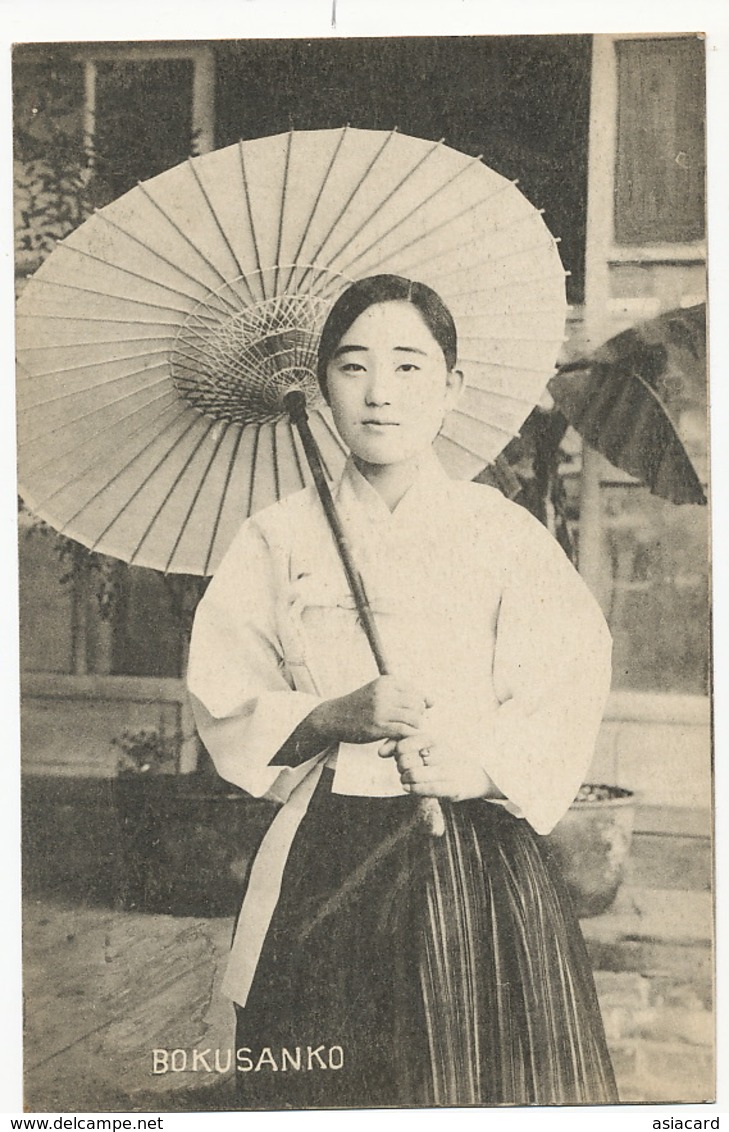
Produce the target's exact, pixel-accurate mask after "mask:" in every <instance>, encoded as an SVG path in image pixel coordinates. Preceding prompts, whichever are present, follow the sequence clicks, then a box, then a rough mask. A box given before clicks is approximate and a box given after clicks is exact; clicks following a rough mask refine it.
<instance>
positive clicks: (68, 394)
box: [18, 362, 167, 413]
mask: <svg viewBox="0 0 729 1132" xmlns="http://www.w3.org/2000/svg"><path fill="white" fill-rule="evenodd" d="M162 368H163V366H162V363H161V362H158V363H157V365H156V366H148V367H145V368H144V369H135V370H132V371H131V373H123V374H119V375H118V376H117V377H107V378H105V379H104V380H103V381H99V382H97V383H96V386H95V388H96V389H105V388H106V387H107V386H109V385H116V383H117V382H118V381H129V379H130V378H132V377H141V376H143V375H145V374H149V373H153V372H154V370H156V369H162ZM166 379H167V375H166V374H165V376H164V377H163V378H161V379H159V380H157V381H153V382H150V383H149V385H148V387H147V388H150V389H152V388H154V386H155V385H159V384H160V383H161V381H165V380H166ZM54 384H56V383H54ZM143 388H145V386H140V389H143ZM138 391H139V390H137V392H138ZM86 395H87V390H86V389H74V390H71V391H69V390H65V391H64V392H63V393H58V394H57V395H56V396H55V397H46V399H45V400H44V401H33V402H26V403H25V404H24V405H19V406H18V412H19V413H30V412H35V410H36V409H45V408H46V407H47V406H48V405H56V404H58V402H59V401H64V402H68V401H70V400H71V398H72V397H83V396H86ZM107 404H112V405H113V404H114V402H113V401H109V402H107Z"/></svg>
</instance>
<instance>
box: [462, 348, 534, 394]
mask: <svg viewBox="0 0 729 1132" xmlns="http://www.w3.org/2000/svg"><path fill="white" fill-rule="evenodd" d="M458 361H459V363H460V362H463V363H464V365H472V366H493V367H494V368H495V369H511V370H516V371H517V373H533V374H534V376H535V377H536V376H537V375H541V374H542V373H543V372H544V366H527V365H523V364H521V365H515V364H514V362H499V361H492V360H491V359H490V358H469V357H468V355H466V356H465V357H461V356H460V355H459V357H458ZM490 392H491V390H489V393H490ZM493 393H494V397H499V396H502V397H508V396H510V394H508V393H502V394H499V393H498V391H497V390H494V391H493ZM530 400H531V399H530Z"/></svg>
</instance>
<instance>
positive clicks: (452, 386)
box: [445, 368, 466, 409]
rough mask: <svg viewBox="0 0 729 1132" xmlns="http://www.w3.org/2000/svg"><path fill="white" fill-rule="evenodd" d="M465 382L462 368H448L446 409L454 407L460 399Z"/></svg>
mask: <svg viewBox="0 0 729 1132" xmlns="http://www.w3.org/2000/svg"><path fill="white" fill-rule="evenodd" d="M465 383H466V382H465V378H464V376H463V370H460V369H455V368H454V369H452V370H449V372H448V376H447V377H446V396H445V404H446V409H454V408H455V407H456V405H457V404H458V402H459V401H460V399H461V394H462V393H463V388H464V385H465Z"/></svg>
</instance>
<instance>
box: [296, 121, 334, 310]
mask: <svg viewBox="0 0 729 1132" xmlns="http://www.w3.org/2000/svg"><path fill="white" fill-rule="evenodd" d="M348 129H349V127H348V126H344V127H343V128H342V130H341V133H340V135H339V140H338V141H337V144H336V146H335V147H334V151H333V153H332V156H331V158H330V161H329V164H328V166H327V168H326V171H325V173H324V176H323V178H322V181H321V184H320V185H319V188H318V190H317V194H316V198H315V200H314V204H313V206H312V209H311V212H310V213H309V218H308V220H307V221H306V224H305V225H304V231H303V233H302V235H301V239H300V240H299V246H298V248H297V249H296V254H295V255H294V260H293V263H292V264H291V265H290V267H291V271H290V272H289V277H288V279H287V280H286V287H285V288H284V290H286V291H288V289H289V288H290V287H291V283H292V281H293V278H294V272H295V271H296V268H297V261H298V258H299V256H300V255H301V250H302V248H303V246H304V244H305V243H306V238H307V236H308V235H309V232H310V231H311V225H312V223H313V222H314V216H315V215H316V211H317V209H318V207H319V203H320V201H321V198H322V196H323V194H324V189H325V188H326V186H327V183H328V181H329V177H330V176H331V172H332V169H333V168H334V164H335V162H336V160H337V157H338V156H339V151H340V149H341V148H342V143H343V141H344V138H345V136H346V133H347V130H348Z"/></svg>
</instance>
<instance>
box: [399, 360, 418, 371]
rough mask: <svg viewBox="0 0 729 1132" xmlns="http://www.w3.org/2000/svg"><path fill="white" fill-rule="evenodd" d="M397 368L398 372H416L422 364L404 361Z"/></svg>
mask: <svg viewBox="0 0 729 1132" xmlns="http://www.w3.org/2000/svg"><path fill="white" fill-rule="evenodd" d="M397 369H398V373H416V372H417V371H418V370H419V369H420V366H416V365H415V363H414V362H403V363H402V365H399V366H398V367H397Z"/></svg>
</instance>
